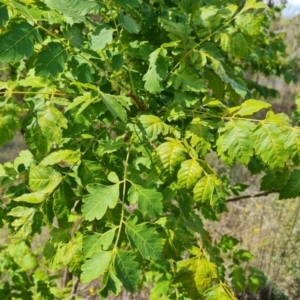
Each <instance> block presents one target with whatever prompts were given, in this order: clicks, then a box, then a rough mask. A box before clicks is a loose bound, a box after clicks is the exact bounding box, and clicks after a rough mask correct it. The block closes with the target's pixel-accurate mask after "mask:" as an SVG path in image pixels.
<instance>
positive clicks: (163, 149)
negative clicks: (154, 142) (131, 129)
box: [155, 140, 186, 180]
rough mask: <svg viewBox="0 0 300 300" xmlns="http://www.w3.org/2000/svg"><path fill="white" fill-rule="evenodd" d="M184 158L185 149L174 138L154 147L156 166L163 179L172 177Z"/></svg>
mask: <svg viewBox="0 0 300 300" xmlns="http://www.w3.org/2000/svg"><path fill="white" fill-rule="evenodd" d="M185 160H186V149H185V148H184V147H183V145H182V144H181V143H180V142H178V141H176V140H172V141H168V142H165V143H162V144H160V145H159V146H158V147H157V148H156V157H155V162H156V167H157V169H158V170H157V171H158V173H159V174H160V176H161V177H162V179H163V180H167V179H171V178H173V177H174V176H175V175H176V174H177V171H178V169H179V168H180V165H181V163H182V162H183V161H185Z"/></svg>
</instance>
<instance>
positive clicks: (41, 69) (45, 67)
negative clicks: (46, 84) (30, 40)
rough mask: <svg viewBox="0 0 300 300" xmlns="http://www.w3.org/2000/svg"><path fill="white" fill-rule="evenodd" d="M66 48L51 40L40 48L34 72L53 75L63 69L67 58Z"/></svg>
mask: <svg viewBox="0 0 300 300" xmlns="http://www.w3.org/2000/svg"><path fill="white" fill-rule="evenodd" d="M68 56H69V55H68V52H67V51H66V48H65V47H64V46H63V45H61V44H60V43H56V42H51V43H49V44H47V46H46V48H45V49H44V50H42V51H41V52H40V53H39V54H38V57H37V60H36V63H35V69H36V74H37V75H38V76H43V77H46V78H48V77H53V76H56V75H57V74H59V73H61V72H62V71H63V70H64V69H65V61H66V60H67V59H68Z"/></svg>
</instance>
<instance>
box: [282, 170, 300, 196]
mask: <svg viewBox="0 0 300 300" xmlns="http://www.w3.org/2000/svg"><path fill="white" fill-rule="evenodd" d="M279 197H280V199H289V198H297V197H300V170H293V171H292V173H291V175H290V177H289V179H288V180H287V182H286V184H285V185H284V186H283V188H282V190H281V191H280V193H279Z"/></svg>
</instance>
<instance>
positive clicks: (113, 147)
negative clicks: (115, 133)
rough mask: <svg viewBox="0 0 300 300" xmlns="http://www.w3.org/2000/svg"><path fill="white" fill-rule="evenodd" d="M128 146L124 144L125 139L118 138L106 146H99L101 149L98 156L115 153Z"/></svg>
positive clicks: (98, 150)
mask: <svg viewBox="0 0 300 300" xmlns="http://www.w3.org/2000/svg"><path fill="white" fill-rule="evenodd" d="M126 146H127V144H126V142H124V138H123V137H120V138H117V139H116V140H110V141H107V142H106V143H105V144H100V145H99V148H98V149H97V155H99V156H102V155H103V154H105V153H113V152H115V151H118V150H119V149H121V148H122V147H126Z"/></svg>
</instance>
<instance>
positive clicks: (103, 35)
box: [90, 25, 114, 51]
mask: <svg viewBox="0 0 300 300" xmlns="http://www.w3.org/2000/svg"><path fill="white" fill-rule="evenodd" d="M113 33H114V30H113V29H112V28H111V27H110V26H108V25H98V26H97V27H96V29H95V31H94V32H93V34H92V35H91V41H90V44H91V48H92V49H93V50H95V51H98V50H103V49H104V48H105V47H106V45H109V44H111V43H112V41H113Z"/></svg>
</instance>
